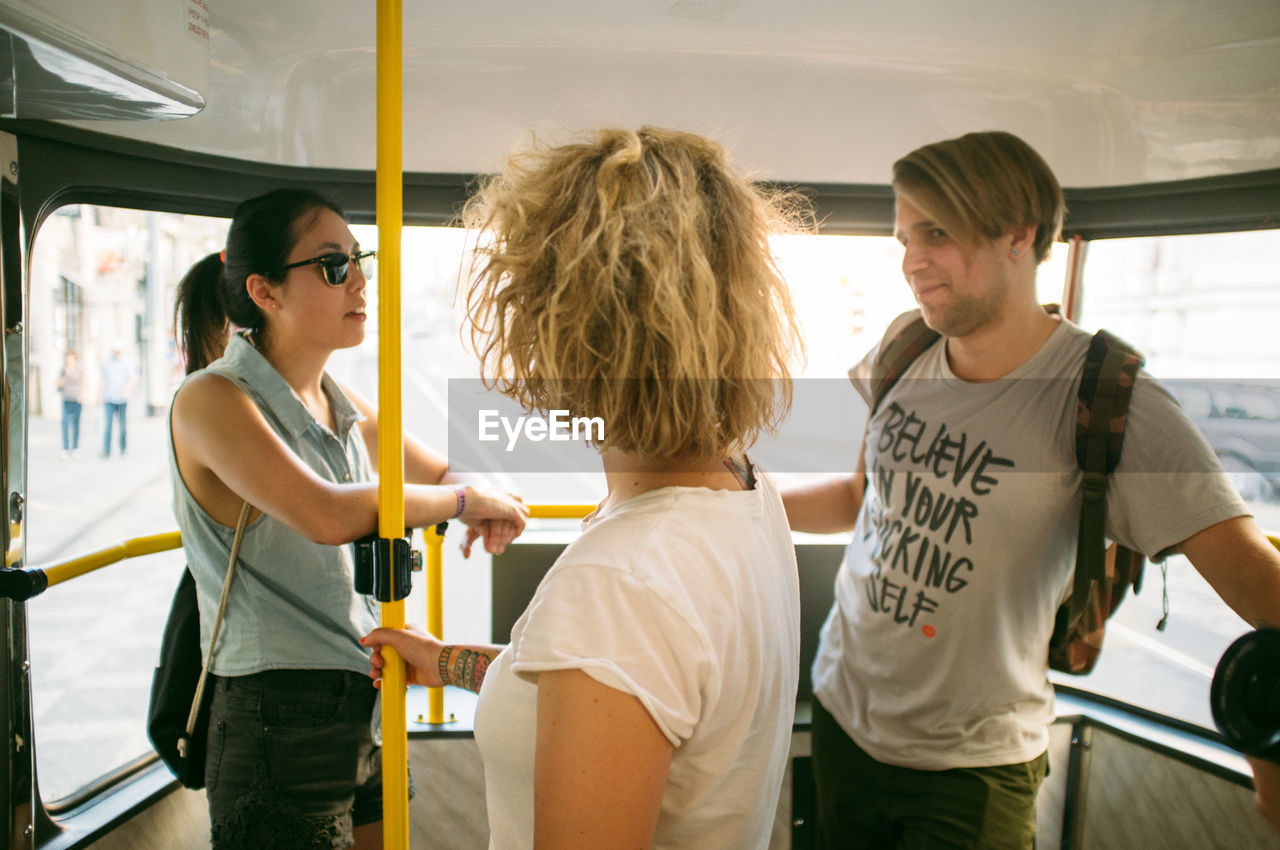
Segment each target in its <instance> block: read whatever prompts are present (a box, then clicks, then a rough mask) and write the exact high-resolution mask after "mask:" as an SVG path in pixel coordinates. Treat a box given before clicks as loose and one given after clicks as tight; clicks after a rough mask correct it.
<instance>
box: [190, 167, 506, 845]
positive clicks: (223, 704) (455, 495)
mask: <svg viewBox="0 0 1280 850" xmlns="http://www.w3.org/2000/svg"><path fill="white" fill-rule="evenodd" d="M370 259H372V252H370V251H361V250H360V247H359V245H358V244H357V243H356V240H355V238H354V237H353V236H352V234H351V231H350V229H349V228H348V227H347V223H346V221H345V220H344V218H343V216H342V212H341V210H340V209H339V208H338V207H337V206H336V205H334V204H333V203H332V202H330V201H328V200H326V199H325V198H323V197H321V196H319V195H317V194H314V193H312V192H309V191H302V190H294V189H281V190H277V191H274V192H270V193H268V194H265V195H262V196H259V197H256V198H252V199H250V200H247V201H245V202H243V203H242V204H240V205H239V206H238V207H237V208H236V212H235V216H234V218H233V219H232V222H231V226H230V229H229V231H228V234H227V247H226V250H225V251H223V252H221V254H213V255H210V256H208V257H206V258H204V259H203V260H201V261H200V262H199V263H197V264H196V265H195V266H194V267H193V268H192V269H191V271H189V272H188V273H187V275H186V276H185V277H184V278H183V280H182V282H181V283H180V285H179V293H178V303H177V311H176V317H177V322H176V324H177V327H178V329H179V333H180V338H181V341H182V343H183V348H184V349H185V352H186V355H187V358H188V372H189V373H190V374H189V377H188V378H187V380H186V381H185V382H184V383H183V385H182V386H181V387H180V388H179V390H178V392H177V394H176V396H175V397H174V400H173V406H172V408H171V411H170V427H171V435H172V441H171V447H172V451H171V461H172V464H171V468H172V472H173V475H172V478H173V488H174V506H175V512H176V514H177V517H178V525H179V527H180V528H181V530H182V541H183V548H184V550H185V552H186V556H187V562H188V565H189V567H190V570H191V572H192V574H193V575H194V577H195V579H196V587H197V597H198V599H199V605H200V612H201V632H202V643H203V647H202V649H203V650H204V652H205V653H206V655H207V654H208V651H209V646H208V641H209V633H210V630H211V628H212V620H213V617H214V614H215V612H216V611H217V608H218V599H219V596H220V594H221V591H222V585H223V579H224V577H225V575H226V570H227V562H228V559H229V554H230V546H231V541H232V537H233V536H234V529H235V527H236V524H237V518H238V517H239V515H240V511H241V507H242V505H244V503H246V502H247V503H248V504H249V505H251V506H252V508H253V510H252V513H251V514H250V515H249V520H248V524H247V525H246V527H245V532H244V537H243V541H242V543H241V548H240V553H239V559H238V562H237V569H236V573H235V576H234V579H233V581H232V584H231V589H230V596H229V597H228V601H227V605H226V613H225V617H224V620H223V623H222V631H221V633H220V635H219V638H218V645H217V647H216V650H215V652H214V653H213V656H212V661H211V664H210V671H211V673H213V674H214V675H215V679H214V680H213V682H214V687H213V698H212V707H211V715H210V722H209V738H208V758H207V765H206V773H205V782H206V788H207V794H208V801H209V814H210V820H211V827H212V845H213V847H214V848H232V847H234V848H243V847H286V846H287V847H294V846H297V847H348V846H351V845H352V842H353V841H355V844H356V846H357V847H370V848H372V847H381V846H382V839H381V811H382V799H381V771H380V751H379V748H378V746H377V745H376V744H375V742H374V741H373V740H372V736H371V720H372V718H373V712H374V699H375V692H374V690H373V689H372V688H370V687H369V682H368V680H367V678H366V677H365V676H364V675H363V674H365V673H366V671H367V670H368V666H369V660H368V653H367V651H366V650H365V649H363V648H362V647H361V646H360V642H359V639H360V636H361V635H363V634H365V633H366V632H368V631H369V630H370V629H372V628H373V627H374V626H375V625H377V622H378V618H377V613H376V610H375V603H374V602H373V600H372V599H370V598H369V597H362V596H359V595H357V594H356V593H355V591H354V588H353V580H354V579H353V571H352V558H353V552H352V547H351V546H349V545H346V544H349V543H350V542H351V541H353V540H356V539H357V538H360V537H363V536H365V535H368V534H372V533H374V532H375V530H376V526H377V483H376V480H375V478H374V470H373V468H372V466H371V461H370V459H376V458H377V457H378V452H377V446H376V440H377V416H376V411H374V410H373V409H372V408H371V407H370V406H369V405H368V404H367V403H365V402H363V401H362V400H360V399H357V398H355V397H354V396H350V395H349V394H348V393H347V392H345V391H344V390H343V388H341V387H339V386H338V384H337V383H336V382H334V381H333V379H332V378H330V377H329V376H328V375H327V374H326V372H325V365H326V363H327V361H328V359H329V356H330V354H332V353H333V352H334V351H335V350H337V349H340V348H350V347H352V346H355V345H359V344H360V342H361V341H362V340H363V339H364V336H365V288H366V285H367V280H366V278H365V266H364V263H367V262H368V261H369V260H370ZM233 327H234V328H237V330H236V331H235V332H234V333H229V328H233ZM224 348H225V350H224ZM404 458H405V480H406V481H407V482H410V483H409V484H407V485H406V487H405V522H406V525H407V526H409V527H414V528H416V527H423V526H427V525H431V524H434V523H437V522H440V521H443V520H447V519H452V518H455V517H457V518H460V519H461V521H462V522H464V523H467V524H468V535H467V548H468V549H469V546H470V544H471V542H472V541H474V540H475V539H476V538H477V537H482V538H483V540H484V545H485V548H486V549H487V550H489V551H491V552H500V551H502V550H503V548H504V547H505V546H506V544H507V543H508V542H509V541H510V540H511V539H512V538H513V537H514V536H515V535H517V534H518V533H520V531H521V530H523V527H524V521H525V516H526V514H527V511H526V510H525V509H524V507H523V506H522V505H521V504H519V502H518V500H516V499H513V498H511V497H507V496H504V495H500V494H496V493H492V492H488V491H485V490H480V489H476V488H474V487H461V486H452V485H446V484H445V481H446V475H447V471H448V468H447V464H446V462H445V461H444V460H443V459H442V458H441V457H440V456H439V455H436V454H435V453H433V452H431V451H430V450H429V449H427V448H426V447H424V446H422V445H421V444H419V443H417V442H415V441H413V440H406V441H405V454H404ZM353 828H354V831H353Z"/></svg>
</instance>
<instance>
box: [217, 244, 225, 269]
mask: <svg viewBox="0 0 1280 850" xmlns="http://www.w3.org/2000/svg"><path fill="white" fill-rule="evenodd" d="M218 259H220V260H222V264H223V265H224V266H225V265H226V264H227V249H226V248H223V249H222V250H221V251H219V252H218Z"/></svg>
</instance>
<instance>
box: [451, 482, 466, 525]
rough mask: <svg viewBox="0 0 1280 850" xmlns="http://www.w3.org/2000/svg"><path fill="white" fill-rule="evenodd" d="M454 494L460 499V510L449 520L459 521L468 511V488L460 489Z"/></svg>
mask: <svg viewBox="0 0 1280 850" xmlns="http://www.w3.org/2000/svg"><path fill="white" fill-rule="evenodd" d="M453 494H454V495H455V496H457V497H458V509H457V510H456V511H454V512H453V516H451V517H449V519H457V518H458V517H460V516H462V512H463V511H464V510H466V509H467V488H466V487H458V488H457V489H455V490H454V491H453Z"/></svg>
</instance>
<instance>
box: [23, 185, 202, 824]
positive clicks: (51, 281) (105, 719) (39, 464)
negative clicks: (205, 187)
mask: <svg viewBox="0 0 1280 850" xmlns="http://www.w3.org/2000/svg"><path fill="white" fill-rule="evenodd" d="M225 232H226V222H225V221H220V220H214V219H208V218H198V217H194V216H180V215H167V214H158V213H147V212H139V211H136V210H127V209H116V208H110V207H97V206H68V207H63V208H62V209H60V210H58V211H57V212H55V213H54V214H53V215H52V216H50V217H49V218H48V219H46V221H45V223H44V224H43V226H42V227H41V228H40V231H39V233H38V234H37V238H36V241H35V246H34V250H33V254H32V262H31V281H30V314H31V316H30V321H29V322H28V323H27V326H28V328H29V329H30V337H29V363H30V370H29V372H30V388H29V395H28V398H29V399H30V404H29V418H28V423H27V430H28V452H29V454H28V457H29V461H28V463H29V466H28V482H29V483H28V498H27V503H26V508H27V513H26V516H27V553H28V559H27V561H28V564H29V565H31V566H42V565H47V564H50V563H56V562H59V561H63V560H66V559H68V558H72V557H76V556H78V555H82V554H85V553H87V552H90V551H94V550H96V549H100V548H102V547H104V546H107V545H110V544H113V543H116V542H118V541H120V540H124V539H127V538H131V537H137V536H141V535H147V534H155V533H159V532H164V531H171V530H173V528H174V520H173V512H172V508H171V504H172V496H171V488H170V484H169V464H168V443H167V438H166V421H167V420H166V416H165V414H166V412H167V410H168V407H169V398H170V397H171V396H172V394H173V390H174V389H175V387H176V386H177V382H178V381H179V380H180V379H181V377H182V374H183V367H182V363H181V362H180V361H179V359H178V357H177V352H176V349H175V347H174V345H173V339H172V329H171V324H172V313H173V290H174V287H175V286H176V284H177V282H178V279H179V278H180V277H181V275H182V274H183V272H185V271H186V269H187V268H188V267H189V266H190V265H191V264H192V263H193V262H194V261H195V260H196V259H197V258H199V257H200V256H203V255H204V254H206V253H208V252H210V251H214V250H218V249H219V248H220V247H221V244H222V241H223V239H224V234H225ZM72 354H74V357H72V356H69V355H72ZM112 385H116V386H117V387H118V388H119V389H121V390H123V391H124V392H125V395H124V396H121V397H120V398H123V400H124V404H123V407H122V408H121V407H119V406H116V407H113V408H111V410H113V412H115V415H114V416H113V417H112V420H111V421H110V425H109V424H108V420H107V412H108V409H109V408H108V406H107V404H106V403H107V402H111V403H112V404H113V405H116V404H118V402H119V400H120V398H113V391H112ZM121 413H123V417H122V416H121ZM122 418H123V428H124V429H125V431H124V434H123V435H122V433H121V429H122V425H121V419H122ZM77 426H78V427H77ZM108 429H110V434H111V443H110V447H109V452H107V451H106V449H107V446H106V437H107V432H108ZM64 435H65V440H66V441H65V442H64ZM77 437H78V439H77ZM122 447H123V451H122ZM181 565H182V553H181V552H168V553H164V554H162V555H153V556H150V557H147V558H144V559H139V560H131V561H125V562H123V563H119V564H115V565H112V566H109V567H106V568H105V569H101V570H98V571H97V572H93V573H90V574H88V575H85V576H82V577H80V578H77V579H75V580H72V581H69V582H66V583H64V584H59V585H57V586H54V587H52V588H50V589H49V590H48V591H46V592H45V593H44V594H42V595H40V596H38V597H36V598H35V599H33V600H31V602H30V603H29V606H28V617H29V619H28V625H29V629H30V636H31V640H30V646H31V665H32V669H31V675H32V689H33V699H34V721H35V730H36V753H37V759H38V763H37V769H38V771H39V777H40V788H41V792H42V794H43V796H44V798H45V800H46V802H54V801H57V800H60V799H64V798H67V797H68V796H70V795H74V794H75V792H76V791H77V790H78V789H80V788H82V787H84V786H85V785H86V784H87V783H90V782H92V781H93V780H95V779H97V778H99V777H101V776H103V775H105V774H107V773H110V772H111V771H113V770H115V769H117V768H119V767H121V766H123V765H125V764H127V763H128V762H130V761H132V760H134V759H136V758H137V757H139V756H142V755H145V754H147V753H149V752H150V750H151V748H150V744H149V743H148V742H147V739H146V732H145V728H146V720H145V718H146V707H147V698H148V690H149V685H150V681H151V672H152V669H153V667H154V666H155V661H156V655H157V652H158V648H159V641H160V632H161V630H162V628H163V625H164V618H165V615H166V614H167V613H168V610H169V600H170V598H171V596H172V594H173V588H174V586H175V585H176V584H177V580H178V570H179V569H180V568H181Z"/></svg>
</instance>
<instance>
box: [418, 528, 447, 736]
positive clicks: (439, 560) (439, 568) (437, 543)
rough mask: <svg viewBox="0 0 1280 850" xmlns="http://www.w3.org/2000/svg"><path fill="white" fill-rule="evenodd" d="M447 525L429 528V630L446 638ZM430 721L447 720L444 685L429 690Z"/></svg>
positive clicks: (425, 537)
mask: <svg viewBox="0 0 1280 850" xmlns="http://www.w3.org/2000/svg"><path fill="white" fill-rule="evenodd" d="M444 526H445V523H440V524H439V525H437V526H434V527H432V528H428V529H425V530H424V531H423V532H422V537H423V539H424V540H426V543H427V631H429V632H431V634H433V635H435V636H436V637H437V638H439V639H440V640H444ZM427 722H428V723H444V688H428V689H427Z"/></svg>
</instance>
